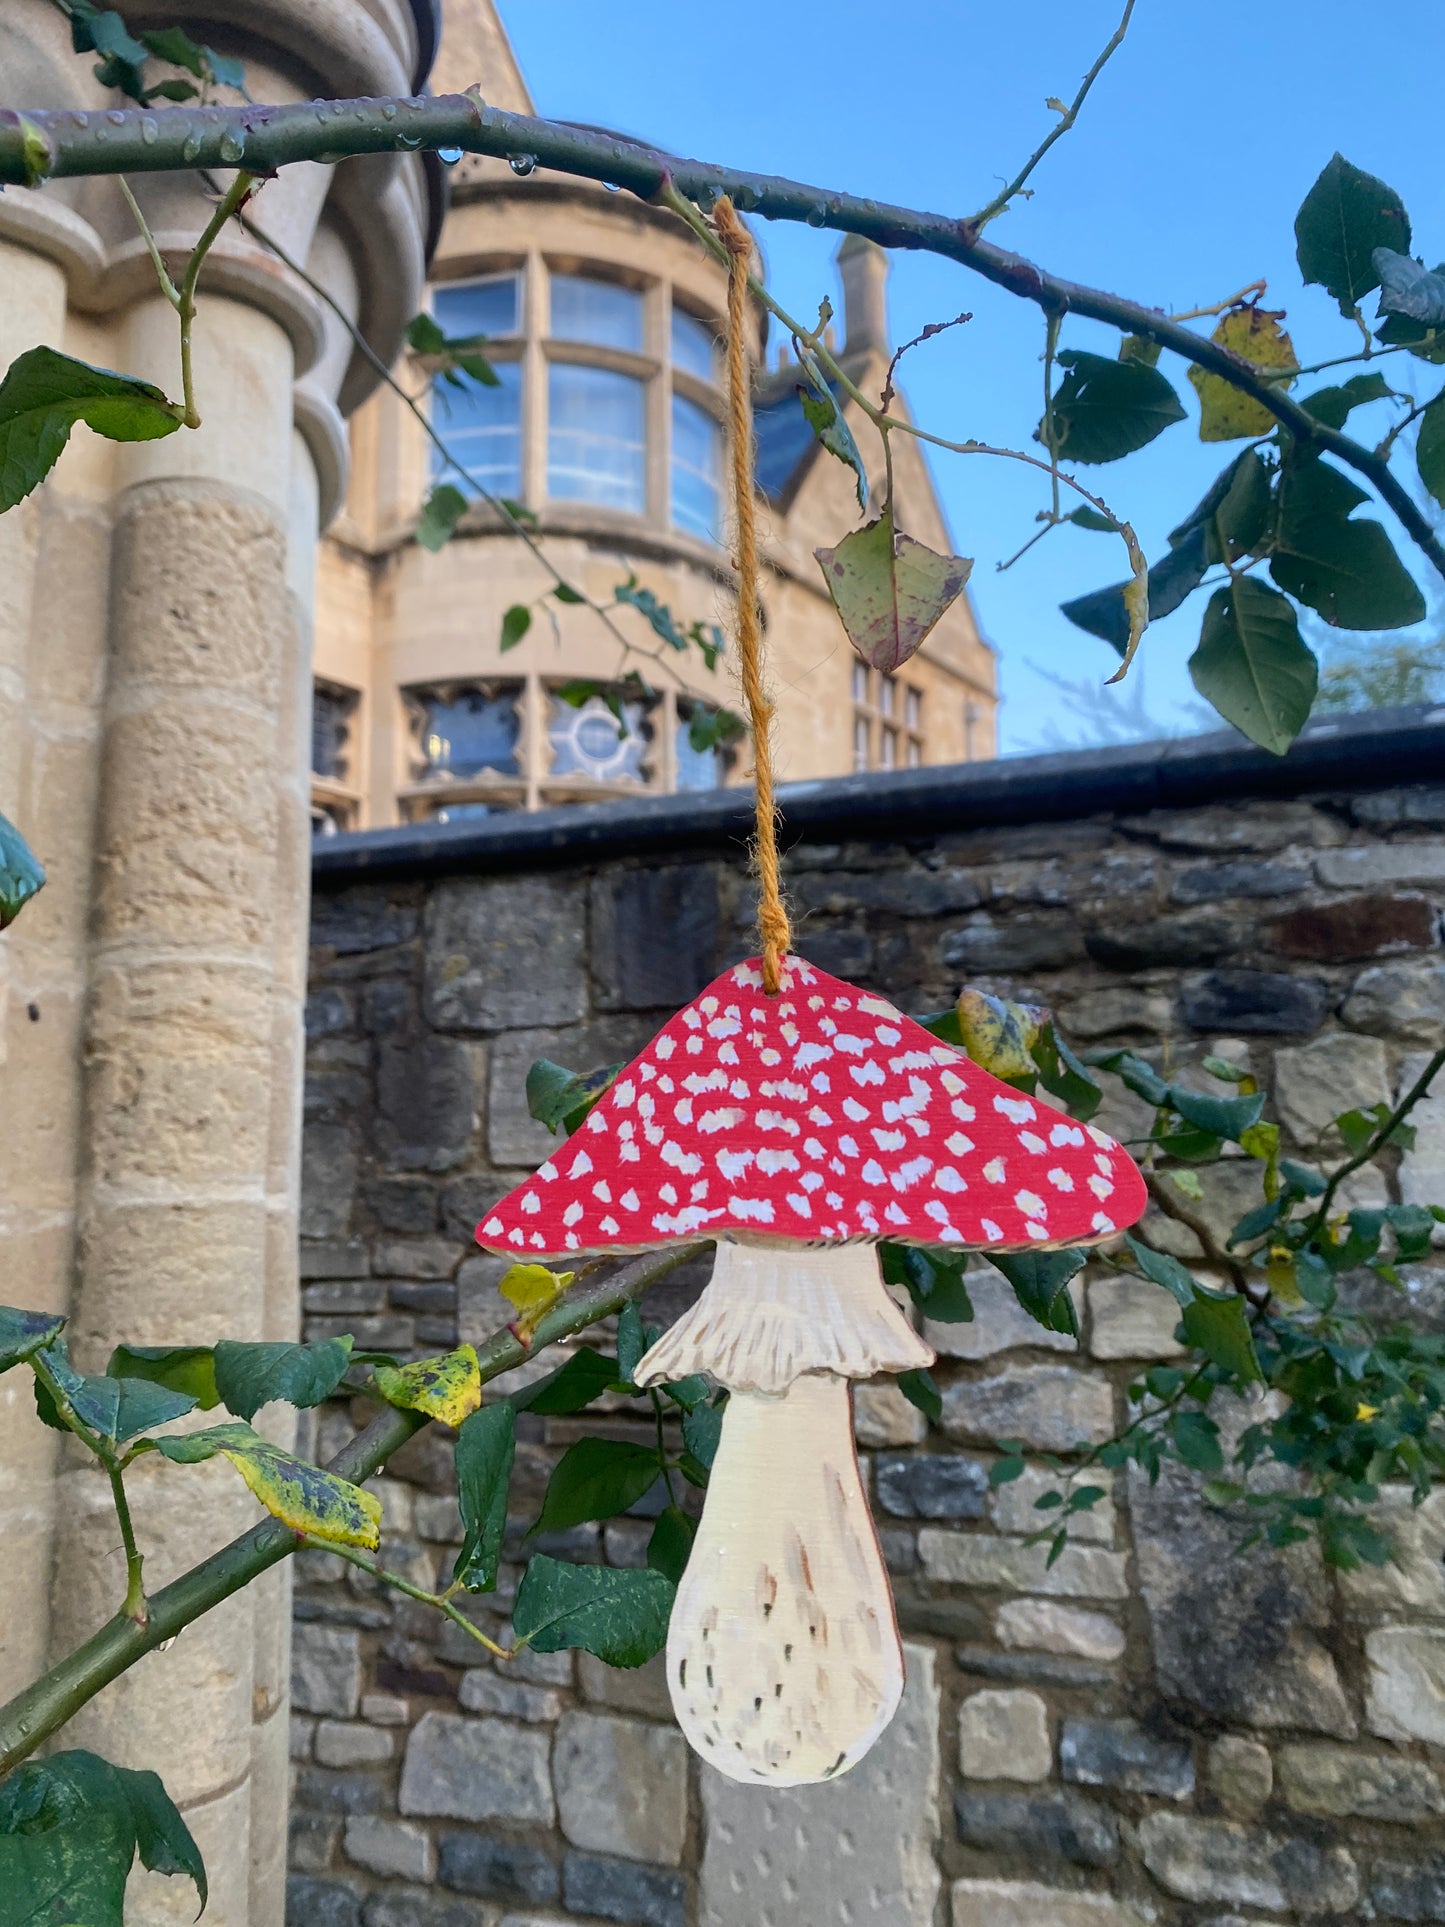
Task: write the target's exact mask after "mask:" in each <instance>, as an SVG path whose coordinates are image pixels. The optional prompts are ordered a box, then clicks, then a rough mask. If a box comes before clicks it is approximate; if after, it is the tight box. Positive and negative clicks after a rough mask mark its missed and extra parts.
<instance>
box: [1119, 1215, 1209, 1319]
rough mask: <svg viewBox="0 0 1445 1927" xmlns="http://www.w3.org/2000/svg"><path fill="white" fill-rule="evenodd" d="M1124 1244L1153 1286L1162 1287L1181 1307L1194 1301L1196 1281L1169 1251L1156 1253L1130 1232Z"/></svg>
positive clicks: (1125, 1236) (1125, 1235) (1126, 1235)
mask: <svg viewBox="0 0 1445 1927" xmlns="http://www.w3.org/2000/svg"><path fill="white" fill-rule="evenodd" d="M1124 1242H1125V1244H1126V1245H1128V1247H1129V1249H1130V1251H1132V1252H1133V1254H1134V1262H1135V1264H1137V1265H1138V1267H1139V1269H1140V1271H1142V1272H1143V1274H1144V1276H1145V1277H1146V1278H1147V1279H1149V1281H1150V1283H1151V1284H1155V1285H1162V1286H1163V1287H1164V1289H1165V1291H1167V1292H1169V1293H1170V1295H1171V1296H1172V1297H1173V1298H1175V1299H1176V1300H1177V1301H1178V1302H1179V1303H1180V1304H1181V1305H1188V1304H1191V1303H1192V1302H1193V1299H1194V1279H1193V1278H1192V1276H1191V1275H1190V1273H1189V1272H1188V1271H1186V1270H1185V1268H1184V1266H1183V1265H1181V1264H1180V1262H1179V1260H1178V1259H1177V1258H1171V1257H1170V1256H1169V1254H1168V1252H1167V1251H1155V1250H1154V1248H1153V1246H1152V1245H1146V1244H1145V1243H1143V1242H1142V1240H1141V1239H1138V1238H1136V1237H1135V1236H1134V1234H1133V1233H1132V1232H1130V1231H1126V1232H1125V1233H1124Z"/></svg>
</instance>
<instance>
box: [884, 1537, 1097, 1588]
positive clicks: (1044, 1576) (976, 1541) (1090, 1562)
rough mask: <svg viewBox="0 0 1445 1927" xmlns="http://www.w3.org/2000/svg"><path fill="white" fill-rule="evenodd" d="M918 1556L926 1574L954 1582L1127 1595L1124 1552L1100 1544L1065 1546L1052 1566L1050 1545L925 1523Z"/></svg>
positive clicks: (978, 1586)
mask: <svg viewBox="0 0 1445 1927" xmlns="http://www.w3.org/2000/svg"><path fill="white" fill-rule="evenodd" d="M918 1558H919V1563H920V1564H921V1566H922V1568H923V1572H924V1576H925V1577H926V1578H929V1579H936V1580H942V1581H944V1582H946V1583H948V1584H950V1585H956V1586H969V1587H977V1588H979V1589H980V1590H994V1591H998V1592H1031V1593H1042V1594H1045V1595H1046V1596H1049V1597H1053V1598H1064V1599H1127V1598H1128V1596H1129V1582H1128V1579H1127V1578H1126V1576H1125V1564H1124V1558H1123V1555H1122V1554H1120V1553H1117V1552H1106V1551H1105V1550H1104V1548H1103V1547H1102V1546H1081V1545H1068V1546H1065V1548H1064V1550H1063V1552H1062V1553H1061V1554H1060V1555H1059V1557H1058V1558H1057V1559H1056V1560H1055V1561H1054V1563H1053V1565H1049V1563H1048V1548H1047V1547H1046V1546H1042V1545H1039V1546H1026V1545H1024V1544H1023V1542H1022V1541H1021V1540H1018V1539H998V1538H994V1537H993V1536H992V1535H991V1534H988V1533H982V1532H972V1533H963V1532H946V1531H945V1530H944V1529H943V1528H942V1527H941V1526H925V1527H924V1528H923V1530H922V1531H921V1532H920V1533H919V1535H918Z"/></svg>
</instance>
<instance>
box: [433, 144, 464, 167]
mask: <svg viewBox="0 0 1445 1927" xmlns="http://www.w3.org/2000/svg"><path fill="white" fill-rule="evenodd" d="M461 157H462V150H461V149H460V147H439V148H438V149H437V159H438V160H439V161H440V162H441V164H442V166H443V167H455V166H456V164H457V162H458V161H459V160H460V159H461Z"/></svg>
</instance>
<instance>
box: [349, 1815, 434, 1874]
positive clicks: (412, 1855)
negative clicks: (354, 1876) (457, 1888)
mask: <svg viewBox="0 0 1445 1927" xmlns="http://www.w3.org/2000/svg"><path fill="white" fill-rule="evenodd" d="M342 1844H343V1846H344V1849H345V1852H346V1857H347V1859H348V1860H351V1861H354V1862H355V1863H356V1865H357V1866H358V1867H365V1868H366V1870H367V1872H368V1873H376V1874H382V1875H385V1876H387V1877H389V1878H392V1879H396V1880H431V1879H432V1878H433V1877H434V1876H435V1873H436V1853H435V1850H434V1848H433V1847H432V1843H431V1839H430V1837H429V1836H428V1835H427V1834H426V1833H425V1832H423V1830H422V1829H421V1828H420V1827H413V1826H411V1825H409V1824H408V1822H407V1821H405V1820H383V1819H382V1818H381V1817H380V1816H379V1815H377V1814H369V1813H355V1814H352V1816H351V1817H350V1819H348V1821H347V1822H346V1830H345V1833H344V1834H343V1836H342Z"/></svg>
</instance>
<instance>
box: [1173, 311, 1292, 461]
mask: <svg viewBox="0 0 1445 1927" xmlns="http://www.w3.org/2000/svg"><path fill="white" fill-rule="evenodd" d="M1283 320H1284V310H1283V309H1278V310H1270V309H1268V308H1261V307H1258V306H1257V305H1256V306H1250V307H1248V308H1233V309H1231V310H1230V312H1229V313H1228V314H1227V315H1225V316H1224V317H1223V318H1222V319H1221V321H1220V323H1219V326H1218V327H1217V328H1216V329H1215V330H1214V334H1213V336H1212V339H1213V340H1214V341H1215V342H1216V343H1217V344H1218V345H1219V346H1220V347H1221V348H1227V349H1228V350H1229V352H1230V353H1231V354H1233V355H1238V356H1239V357H1240V358H1241V359H1242V360H1244V361H1247V362H1250V363H1251V364H1252V365H1253V366H1254V367H1255V368H1262V369H1266V370H1270V371H1273V370H1275V369H1279V368H1291V369H1292V368H1294V367H1296V366H1297V365H1298V364H1297V363H1296V361H1295V352H1294V343H1293V342H1292V341H1291V340H1290V338H1289V336H1288V335H1287V334H1286V333H1285V331H1284V329H1283V328H1281V327H1280V325H1279V324H1280V322H1281V321H1283ZM1189 379H1190V381H1192V382H1193V384H1194V387H1195V390H1196V392H1197V393H1198V396H1199V439H1200V441H1202V442H1235V441H1241V440H1243V439H1245V438H1246V437H1249V436H1253V435H1267V434H1268V433H1269V431H1270V430H1271V429H1272V428H1273V427H1274V416H1273V415H1272V414H1271V413H1270V412H1269V410H1268V409H1267V408H1266V407H1265V405H1264V403H1263V402H1259V401H1255V399H1254V398H1253V396H1251V395H1245V394H1242V393H1241V392H1240V390H1239V389H1237V388H1235V387H1233V386H1232V385H1231V384H1230V383H1229V382H1227V381H1226V380H1225V379H1224V376H1223V375H1214V374H1210V373H1209V372H1208V371H1207V370H1206V369H1203V368H1191V369H1190V370H1189ZM1273 385H1275V386H1277V387H1278V388H1279V389H1280V391H1281V392H1283V391H1284V390H1285V389H1286V388H1288V387H1290V386H1292V382H1291V381H1281V382H1278V383H1276V384H1273Z"/></svg>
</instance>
